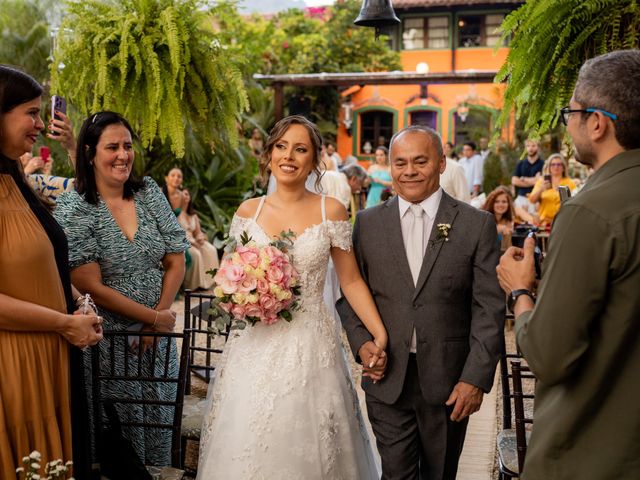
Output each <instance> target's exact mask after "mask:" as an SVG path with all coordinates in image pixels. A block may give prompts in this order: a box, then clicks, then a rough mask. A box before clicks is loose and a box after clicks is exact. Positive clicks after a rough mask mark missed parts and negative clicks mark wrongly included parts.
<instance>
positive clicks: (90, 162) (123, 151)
mask: <svg viewBox="0 0 640 480" xmlns="http://www.w3.org/2000/svg"><path fill="white" fill-rule="evenodd" d="M133 136H134V134H133V131H132V129H131V126H130V125H129V123H128V122H127V121H126V120H125V119H124V118H123V117H121V116H120V115H119V114H117V113H114V112H100V113H97V114H95V115H92V116H91V117H89V118H88V119H87V120H85V122H84V124H83V125H82V129H81V131H80V135H79V137H78V149H77V155H76V156H77V159H76V190H75V191H73V192H69V193H64V194H62V195H61V196H60V197H59V198H58V204H57V208H56V211H55V217H56V219H57V220H58V222H59V223H60V225H61V226H62V227H63V228H64V230H65V233H66V235H67V238H68V241H69V264H70V267H71V278H72V280H73V283H74V284H75V285H76V286H77V287H78V289H79V290H81V291H82V292H85V293H90V294H91V296H92V297H93V299H94V301H95V303H96V304H97V305H98V308H99V310H100V312H101V314H102V315H103V316H104V324H105V330H142V331H156V332H171V331H173V328H174V326H175V321H176V313H175V312H173V311H171V304H172V302H173V300H174V298H175V296H176V293H177V292H178V289H179V287H180V284H181V283H182V280H183V278H184V273H185V265H184V264H185V258H184V252H185V250H187V249H188V248H189V243H188V242H187V239H186V237H185V233H184V230H182V228H181V227H180V225H179V224H178V222H177V220H176V217H175V215H174V214H173V212H172V211H171V208H170V207H169V204H168V203H167V201H166V199H165V197H164V195H163V194H162V192H161V191H160V188H159V187H158V185H156V183H155V182H154V181H153V180H152V179H151V178H149V177H145V178H144V179H142V180H140V179H137V178H136V177H135V176H134V175H133V174H132V167H133V160H134V152H133V140H132V138H133ZM147 338H148V340H149V341H152V340H153V339H152V338H150V337H147ZM160 347H162V344H161V345H160ZM116 348H118V347H116ZM109 349H110V347H109V345H108V343H107V342H103V344H101V345H100V358H101V361H105V362H106V361H107V360H108V359H109V358H110V356H111V352H110V350H109ZM159 351H164V349H163V348H159ZM125 356H127V361H128V365H129V368H130V369H131V368H137V363H136V362H138V361H141V362H143V366H142V368H143V370H144V371H147V372H148V371H152V369H156V368H158V369H159V368H161V367H162V366H163V365H164V363H165V358H163V355H156V357H155V363H154V364H151V362H152V361H153V360H152V358H150V357H151V355H150V353H149V352H147V353H146V354H143V356H142V357H141V359H138V356H137V352H136V353H133V352H132V351H130V349H128V348H124V346H121V347H119V351H117V352H115V358H116V365H117V368H124V362H125ZM169 362H170V364H171V368H172V369H173V370H174V373H177V353H176V349H175V345H173V347H172V349H171V358H170V359H169ZM137 385H138V387H137V388H141V389H142V390H143V391H142V392H137V393H136V396H137V395H138V394H139V393H143V395H144V397H146V398H159V399H163V400H165V399H167V400H168V399H171V398H172V397H173V396H174V394H175V385H168V384H166V385H165V384H159V385H158V384H155V385H152V384H144V386H142V387H140V385H141V384H140V383H138V384H137ZM132 388H134V387H133V386H132V384H131V383H130V382H111V383H108V384H106V385H104V384H103V385H102V387H101V393H102V396H103V397H105V398H117V399H121V398H123V397H126V396H127V395H129V394H130V393H133V392H131V389H132ZM117 408H118V415H119V416H120V419H121V420H122V421H134V422H136V421H138V422H139V421H142V420H144V421H156V422H162V423H165V422H169V423H171V421H172V415H173V412H172V409H171V408H168V407H156V408H145V409H143V408H142V407H141V406H137V405H124V404H117ZM124 433H125V436H127V437H128V438H129V440H131V442H132V443H133V445H134V447H135V449H136V451H137V453H138V455H139V456H140V459H141V460H142V461H143V462H144V463H145V464H153V465H168V464H169V463H170V449H171V435H170V432H169V431H168V430H155V431H154V430H153V429H145V430H144V431H143V430H141V429H140V428H137V427H132V428H129V429H125V432H124Z"/></svg>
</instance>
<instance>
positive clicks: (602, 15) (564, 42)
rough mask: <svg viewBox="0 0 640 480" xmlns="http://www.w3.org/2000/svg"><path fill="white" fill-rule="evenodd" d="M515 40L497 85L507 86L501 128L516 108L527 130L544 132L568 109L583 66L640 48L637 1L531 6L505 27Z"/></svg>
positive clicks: (542, 0)
mask: <svg viewBox="0 0 640 480" xmlns="http://www.w3.org/2000/svg"><path fill="white" fill-rule="evenodd" d="M501 29H502V31H503V36H504V38H508V37H511V38H512V39H513V40H512V41H511V44H510V51H509V55H508V57H507V61H506V62H505V64H504V66H503V67H502V68H501V69H500V71H499V72H498V75H497V77H496V81H498V82H501V81H508V83H507V89H506V91H505V95H504V109H503V110H502V113H501V115H500V117H499V120H498V123H499V125H503V124H504V123H505V122H507V121H508V117H509V112H510V111H511V110H512V108H513V107H516V112H517V114H518V115H519V116H522V117H524V118H525V119H526V122H525V128H526V129H527V130H535V131H537V132H539V133H543V132H546V131H547V130H548V129H549V128H551V127H553V126H554V125H555V124H556V123H557V121H558V117H557V109H558V108H561V107H563V106H565V105H567V104H568V103H569V100H570V98H571V94H572V91H573V87H574V85H575V82H576V79H577V77H578V71H579V69H580V66H581V65H582V63H584V61H585V60H587V59H589V58H591V57H594V56H596V55H600V54H602V53H606V52H608V51H612V50H617V49H625V48H639V47H640V5H639V4H638V1H637V0H529V1H527V2H526V3H525V4H524V5H523V6H522V7H520V8H519V9H518V10H516V11H515V12H513V13H511V14H510V15H509V16H508V17H507V18H506V19H505V21H504V22H503V24H502V27H501Z"/></svg>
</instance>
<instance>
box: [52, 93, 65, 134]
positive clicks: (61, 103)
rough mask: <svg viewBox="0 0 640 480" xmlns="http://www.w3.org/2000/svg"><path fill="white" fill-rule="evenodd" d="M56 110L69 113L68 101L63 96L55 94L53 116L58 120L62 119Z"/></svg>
mask: <svg viewBox="0 0 640 480" xmlns="http://www.w3.org/2000/svg"><path fill="white" fill-rule="evenodd" d="M56 112H61V113H64V114H65V115H66V114H67V101H66V100H65V99H64V98H63V97H59V96H58V95H54V96H52V97H51V116H52V117H53V118H55V119H57V120H62V118H60V116H59V115H56ZM51 135H58V133H56V132H51Z"/></svg>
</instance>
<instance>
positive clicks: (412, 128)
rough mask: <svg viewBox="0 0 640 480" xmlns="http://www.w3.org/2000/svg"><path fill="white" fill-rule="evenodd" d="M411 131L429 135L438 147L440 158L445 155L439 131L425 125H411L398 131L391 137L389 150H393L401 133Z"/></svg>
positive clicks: (436, 147)
mask: <svg viewBox="0 0 640 480" xmlns="http://www.w3.org/2000/svg"><path fill="white" fill-rule="evenodd" d="M411 132H419V133H424V134H425V135H428V136H429V138H430V139H431V143H433V146H434V147H435V149H436V153H437V154H438V158H440V157H442V155H444V151H443V150H442V137H441V136H440V134H439V133H438V132H436V131H435V130H434V129H433V128H430V127H426V126H424V125H411V126H410V127H406V128H403V129H402V130H400V131H398V132H396V133H395V134H394V135H393V137H391V142H389V151H391V147H393V143H394V142H395V141H396V140H397V139H398V137H399V136H400V135H403V134H405V133H411Z"/></svg>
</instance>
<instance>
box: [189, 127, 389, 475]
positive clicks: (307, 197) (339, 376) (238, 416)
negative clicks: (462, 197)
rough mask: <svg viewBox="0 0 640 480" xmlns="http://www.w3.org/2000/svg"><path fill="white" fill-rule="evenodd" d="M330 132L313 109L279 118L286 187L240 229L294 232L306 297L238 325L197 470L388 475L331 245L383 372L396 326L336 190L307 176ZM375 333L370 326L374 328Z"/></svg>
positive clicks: (237, 219) (252, 205)
mask: <svg viewBox="0 0 640 480" xmlns="http://www.w3.org/2000/svg"><path fill="white" fill-rule="evenodd" d="M321 144H322V140H321V137H320V135H319V133H318V130H317V128H316V127H315V125H314V124H313V123H311V122H309V121H308V120H306V119H305V118H304V117H300V116H292V117H287V118H285V119H283V120H281V121H280V122H278V124H276V126H275V127H274V128H273V130H272V132H271V135H270V137H269V139H268V141H267V144H266V148H265V154H264V157H263V159H262V160H261V165H260V168H261V171H262V172H263V173H264V172H265V170H270V171H271V172H272V174H273V175H275V176H276V178H277V182H278V188H277V190H276V191H275V192H274V193H272V194H271V195H269V196H268V197H262V198H260V199H252V200H248V201H246V202H244V203H243V204H242V205H241V206H240V208H239V209H238V211H237V212H236V215H235V216H234V218H233V221H232V224H231V230H230V235H231V236H234V237H236V238H239V236H240V234H241V233H242V232H243V231H246V232H247V233H248V234H249V236H251V237H252V239H253V240H255V241H256V242H257V243H258V244H260V245H264V244H267V243H269V242H270V241H271V240H272V239H273V237H274V236H277V235H279V233H280V232H282V231H288V230H291V231H293V232H294V233H296V238H295V241H294V246H293V248H292V252H291V253H292V255H293V262H294V266H295V267H296V269H297V270H298V272H299V273H300V275H301V280H302V294H301V299H302V306H301V309H300V310H297V311H295V312H294V314H293V319H292V321H291V322H286V321H282V320H281V321H279V322H278V323H276V324H274V325H271V326H266V325H263V324H257V325H256V326H254V327H247V328H246V329H245V330H242V331H238V333H237V335H236V334H232V335H230V337H229V341H228V342H227V345H226V347H225V353H224V355H223V358H222V359H221V361H220V365H219V366H218V368H217V369H216V372H217V374H216V378H215V380H214V381H213V382H212V384H211V387H210V388H212V389H213V391H212V392H210V394H211V401H210V403H209V410H208V412H207V413H206V415H205V421H204V424H203V428H202V439H201V448H200V461H199V466H198V479H199V480H211V479H224V480H240V479H242V480H253V479H277V480H287V479H292V480H294V479H295V480H299V479H305V480H307V479H308V480H314V479H326V480H361V479H363V480H369V479H375V478H379V473H378V471H377V468H376V462H375V459H374V455H373V450H372V445H371V442H370V440H369V436H368V434H367V431H366V429H365V425H364V421H363V418H362V414H361V412H360V408H359V405H358V399H357V396H356V392H355V389H354V385H353V381H352V379H351V374H350V368H349V365H348V363H347V360H346V355H345V352H344V349H343V347H342V342H341V340H340V331H339V327H338V325H337V323H336V322H335V320H334V319H333V317H332V316H331V315H330V314H329V312H328V310H327V308H326V306H325V305H324V303H323V285H324V279H325V275H326V270H327V263H328V260H329V257H330V256H331V258H332V259H333V261H334V264H335V267H336V271H337V273H338V277H339V279H340V283H341V285H342V289H343V292H344V295H345V296H346V298H347V300H348V301H349V303H350V304H351V305H352V306H353V309H354V310H355V312H356V313H357V314H358V316H359V317H360V318H361V319H363V327H362V328H363V330H364V329H365V328H366V330H368V331H369V332H370V335H369V336H368V338H373V339H374V340H373V341H367V342H365V343H364V345H363V347H364V348H365V352H367V355H370V356H371V357H370V358H371V361H370V362H371V363H370V364H371V365H374V366H373V368H370V369H369V368H368V369H367V370H366V373H365V375H369V376H371V377H372V378H373V379H374V380H380V379H382V377H383V371H384V367H385V366H386V355H385V353H384V349H385V348H386V345H387V333H386V331H385V329H384V326H383V324H382V321H381V319H380V316H379V314H378V311H377V310H376V307H375V304H374V302H373V299H372V298H371V295H370V293H369V290H368V288H367V286H366V284H365V283H364V281H363V280H362V277H361V276H360V272H359V270H358V267H357V264H356V261H355V257H354V254H353V251H352V250H351V224H350V223H349V221H348V216H347V212H346V210H345V209H344V207H343V206H342V205H341V204H340V203H339V202H338V201H337V200H335V199H332V198H326V197H324V196H320V195H317V194H315V193H312V192H310V191H308V190H307V189H306V188H305V180H306V178H307V176H308V175H309V174H310V173H311V172H312V171H314V170H317V168H318V161H319V155H320V146H321ZM365 333H366V332H365Z"/></svg>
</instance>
